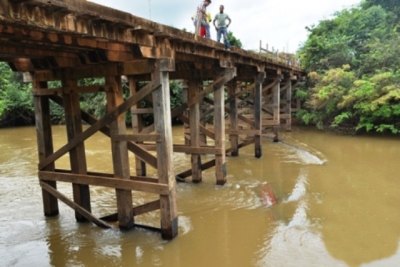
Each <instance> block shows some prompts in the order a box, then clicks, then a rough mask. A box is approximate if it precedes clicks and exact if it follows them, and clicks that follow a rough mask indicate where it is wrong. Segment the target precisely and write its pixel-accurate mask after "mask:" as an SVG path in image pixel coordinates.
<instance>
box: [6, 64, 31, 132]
mask: <svg viewBox="0 0 400 267" xmlns="http://www.w3.org/2000/svg"><path fill="white" fill-rule="evenodd" d="M33 109H34V108H33V102H32V93H31V86H30V85H29V84H24V83H22V76H21V75H20V74H17V73H13V72H12V71H11V69H10V68H9V67H8V65H7V64H5V63H1V62H0V125H1V124H6V125H10V126H17V125H23V124H27V123H28V124H29V123H33V121H34V118H35V117H34V112H33Z"/></svg>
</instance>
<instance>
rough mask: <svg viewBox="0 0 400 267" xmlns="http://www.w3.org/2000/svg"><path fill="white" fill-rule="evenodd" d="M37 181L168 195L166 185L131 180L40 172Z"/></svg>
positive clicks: (58, 172) (115, 177)
mask: <svg viewBox="0 0 400 267" xmlns="http://www.w3.org/2000/svg"><path fill="white" fill-rule="evenodd" d="M39 179H40V180H43V181H59V182H67V183H75V184H81V185H93V186H104V187H110V188H115V189H120V190H128V191H132V190H134V191H140V192H146V193H152V194H158V195H168V194H169V188H168V185H164V184H159V183H154V182H144V181H134V180H131V179H123V178H122V177H117V176H114V177H105V176H104V175H100V174H99V175H92V174H91V175H89V174H86V175H84V174H74V173H64V172H60V171H57V172H52V171H40V172H39Z"/></svg>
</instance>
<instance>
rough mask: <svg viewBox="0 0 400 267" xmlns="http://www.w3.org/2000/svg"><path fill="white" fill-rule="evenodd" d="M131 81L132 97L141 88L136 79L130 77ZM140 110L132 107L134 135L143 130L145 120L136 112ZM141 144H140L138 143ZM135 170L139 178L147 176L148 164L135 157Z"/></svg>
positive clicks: (135, 106)
mask: <svg viewBox="0 0 400 267" xmlns="http://www.w3.org/2000/svg"><path fill="white" fill-rule="evenodd" d="M128 79H129V90H130V93H131V96H135V95H137V93H138V91H139V88H138V83H137V80H136V79H135V78H133V77H132V76H130V77H128ZM138 108H139V104H135V105H132V107H131V117H132V119H131V120H132V132H133V134H139V133H140V132H141V131H142V130H143V120H142V116H141V115H140V114H138V112H136V110H137V109H138ZM138 143H139V142H138ZM135 169H136V175H137V176H146V172H147V171H146V163H145V162H144V161H143V160H141V159H140V158H139V157H137V156H135Z"/></svg>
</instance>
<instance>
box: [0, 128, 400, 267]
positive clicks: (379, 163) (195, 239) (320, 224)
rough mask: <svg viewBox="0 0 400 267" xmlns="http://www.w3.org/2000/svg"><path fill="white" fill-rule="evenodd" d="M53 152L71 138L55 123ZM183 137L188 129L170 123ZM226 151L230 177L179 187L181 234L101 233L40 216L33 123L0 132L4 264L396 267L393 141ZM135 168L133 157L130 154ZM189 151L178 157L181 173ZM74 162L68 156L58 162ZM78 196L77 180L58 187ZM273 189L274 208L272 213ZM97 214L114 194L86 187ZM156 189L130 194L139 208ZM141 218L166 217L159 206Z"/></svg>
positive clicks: (305, 137)
mask: <svg viewBox="0 0 400 267" xmlns="http://www.w3.org/2000/svg"><path fill="white" fill-rule="evenodd" d="M53 130H54V135H55V138H54V139H55V147H56V148H57V147H60V146H61V145H62V144H63V143H64V142H65V139H66V137H65V136H66V135H65V129H64V128H63V127H54V129H53ZM174 137H175V139H176V140H179V141H180V142H183V138H182V129H181V128H175V129H174ZM283 138H284V139H283V140H284V142H282V143H271V142H269V141H267V140H265V142H264V143H263V148H264V156H263V158H262V159H255V158H254V155H253V154H254V148H253V147H247V148H245V149H243V150H241V151H240V157H237V158H228V159H227V160H228V164H227V167H228V174H229V176H228V183H227V184H226V185H225V186H223V187H220V186H216V185H215V178H214V171H213V170H212V169H211V170H208V171H206V172H205V173H204V182H203V183H201V184H198V185H194V184H191V183H186V184H178V188H177V190H178V192H177V195H178V211H179V236H178V238H177V239H175V240H173V241H172V242H166V241H163V240H161V238H160V235H159V234H157V233H152V232H148V231H146V230H142V229H135V230H133V231H129V232H120V231H119V230H113V229H111V230H103V229H99V228H97V227H96V226H93V225H92V224H78V223H76V222H75V219H74V212H73V211H72V210H71V209H70V208H68V207H66V206H65V205H63V204H60V215H59V216H58V217H55V218H51V219H48V218H47V219H46V218H44V217H43V214H42V213H43V211H42V200H41V192H40V187H39V185H38V181H37V176H36V175H37V170H36V167H37V164H36V163H37V152H36V148H35V147H36V138H35V129H34V128H19V129H1V130H0V150H1V151H2V153H0V207H1V208H0V259H1V264H0V265H2V266H174V267H175V266H178V267H179V266H182V267H186V266H193V267H197V266H199V267H200V266H207V267H213V266H218V267H219V266H260V267H261V266H262V267H264V266H266V267H269V266H273V267H276V266H285V267H286V266H296V267H297V266H299V267H302V266H306V267H308V266H328V267H330V266H333V267H336V266H368V267H374V266H398V265H399V262H400V250H399V241H400V240H399V237H400V224H399V221H400V212H399V209H398V203H400V194H399V192H398V173H399V172H400V167H399V165H398V158H400V149H399V145H398V140H396V139H390V138H365V137H357V138H354V137H346V136H337V135H331V134H326V133H320V132H315V131H308V130H297V131H296V130H294V131H293V132H292V133H288V134H284V135H283ZM85 146H86V148H87V153H86V155H87V162H88V167H89V170H91V171H101V172H110V170H111V169H112V166H111V156H110V154H109V146H110V143H109V140H107V138H104V137H103V136H102V135H100V134H99V135H97V134H96V135H95V136H93V137H92V138H90V139H89V140H87V141H85ZM131 162H132V165H131V170H132V172H133V170H134V166H133V162H134V160H133V157H131ZM189 162H190V157H189V156H188V155H185V154H177V155H174V164H175V169H176V170H177V171H181V170H185V169H186V168H187V166H188V164H189ZM57 167H58V168H68V167H69V160H68V156H65V157H63V158H61V159H60V160H59V161H58V162H57ZM149 172H150V173H154V170H153V169H150V170H149ZM58 185H59V189H60V190H61V191H62V192H63V193H64V194H66V195H68V196H71V194H72V193H71V186H70V185H69V184H65V183H59V184H58ZM266 188H267V189H268V190H267V191H268V192H272V193H273V194H274V196H275V197H276V199H277V204H276V205H273V206H272V207H270V208H267V206H266V205H265V203H263V201H264V199H263V196H264V195H263V192H265V191H266ZM91 196H92V200H93V201H92V210H93V212H94V213H95V214H96V215H98V216H103V215H107V214H110V213H113V212H115V210H116V206H115V192H114V190H110V189H107V188H101V187H91ZM152 199H154V196H153V195H146V194H143V193H137V192H134V194H133V202H134V203H135V204H141V203H143V202H145V201H151V200H152ZM136 221H137V222H138V223H144V224H151V225H155V226H157V225H158V224H159V215H158V213H157V212H153V213H150V214H146V215H145V216H139V217H138V218H136Z"/></svg>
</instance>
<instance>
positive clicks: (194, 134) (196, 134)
mask: <svg viewBox="0 0 400 267" xmlns="http://www.w3.org/2000/svg"><path fill="white" fill-rule="evenodd" d="M200 90H201V82H198V81H190V82H189V90H188V106H189V128H190V145H191V147H193V148H199V147H200V103H199V101H198V95H199V93H200ZM191 161H192V182H194V183H199V182H201V181H202V174H201V155H200V154H192V156H191Z"/></svg>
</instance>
